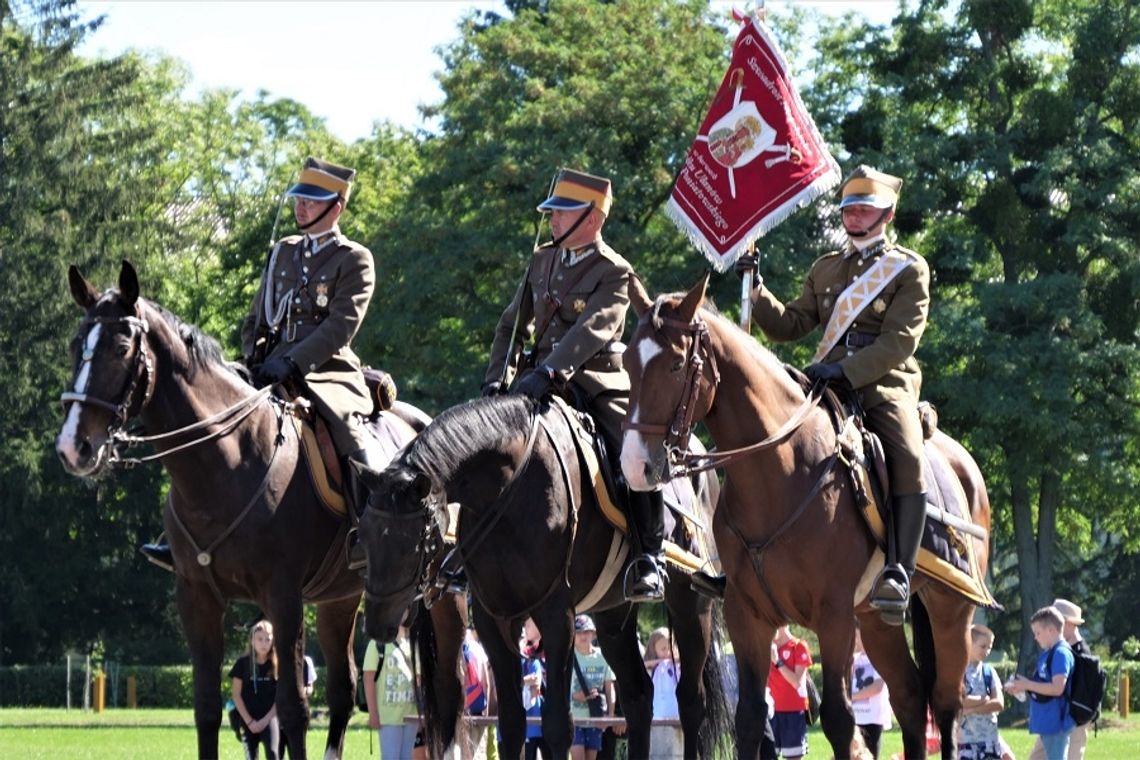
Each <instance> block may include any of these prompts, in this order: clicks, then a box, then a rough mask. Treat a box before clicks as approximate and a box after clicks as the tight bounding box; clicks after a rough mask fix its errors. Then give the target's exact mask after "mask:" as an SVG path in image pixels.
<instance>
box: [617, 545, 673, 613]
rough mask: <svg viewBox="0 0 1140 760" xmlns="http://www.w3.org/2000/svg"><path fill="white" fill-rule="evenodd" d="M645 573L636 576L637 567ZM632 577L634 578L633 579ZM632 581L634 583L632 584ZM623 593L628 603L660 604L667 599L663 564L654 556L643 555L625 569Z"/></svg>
mask: <svg viewBox="0 0 1140 760" xmlns="http://www.w3.org/2000/svg"><path fill="white" fill-rule="evenodd" d="M639 566H640V567H644V568H646V569H645V572H644V573H640V574H634V570H635V568H637V567H639ZM631 576H632V577H631ZM631 581H632V583H631ZM622 593H623V594H624V595H625V599H626V601H627V602H660V601H662V600H664V599H665V574H664V571H663V570H662V563H661V562H660V560H658V559H657V558H656V557H654V556H653V555H652V554H642V555H641V556H640V557H637V558H636V559H634V560H633V562H630V563H629V567H627V568H626V569H625V576H624V577H623V578H622Z"/></svg>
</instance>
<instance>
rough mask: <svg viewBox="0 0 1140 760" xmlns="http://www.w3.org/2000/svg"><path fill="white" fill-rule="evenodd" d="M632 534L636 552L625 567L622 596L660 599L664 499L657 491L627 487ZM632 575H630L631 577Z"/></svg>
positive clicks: (632, 599)
mask: <svg viewBox="0 0 1140 760" xmlns="http://www.w3.org/2000/svg"><path fill="white" fill-rule="evenodd" d="M629 494H630V509H629V511H630V513H631V516H632V517H633V525H634V530H633V531H632V535H633V538H634V541H635V543H636V544H637V547H636V548H637V550H638V556H637V557H636V558H635V559H634V560H633V563H632V564H631V565H630V566H629V569H628V570H626V582H625V598H626V599H627V600H629V601H631V602H659V601H661V600H662V599H664V598H665V578H664V573H665V564H664V558H663V556H662V553H661V544H662V543H663V542H664V540H665V500H664V497H663V496H662V495H661V492H660V491H630V492H629ZM631 575H632V577H631Z"/></svg>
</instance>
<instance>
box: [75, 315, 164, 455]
mask: <svg viewBox="0 0 1140 760" xmlns="http://www.w3.org/2000/svg"><path fill="white" fill-rule="evenodd" d="M82 324H83V325H86V326H88V327H91V326H94V325H127V326H128V327H130V329H131V342H132V343H133V344H134V345H133V347H134V349H135V366H134V367H133V369H132V372H131V380H130V382H129V383H128V384H127V388H126V390H125V391H124V392H123V398H122V400H120V401H119V402H118V403H115V402H113V401H107V400H105V399H101V398H98V397H97V396H92V395H90V394H88V393H76V392H75V391H69V392H67V393H63V394H60V397H59V400H60V402H62V403H63V408H64V411H65V412H66V411H67V405H68V404H71V403H79V404H87V405H88V406H96V407H99V408H100V409H105V410H107V411H109V412H110V413H111V415H112V417H113V418H112V420H111V424H110V426H109V427H108V432H109V433H111V436H108V444H109V443H110V442H111V441H110V439H111V438H112V437H113V436H114V434H115V433H117V432H118V431H120V430H122V428H123V426H124V425H126V424H127V420H129V419H130V418H131V417H133V416H135V415H136V414H139V413H140V412H141V411H142V410H143V409H144V408H146V405H147V404H149V403H150V399H151V396H153V395H154V382H155V374H154V357H153V355H152V354H151V352H150V347H149V346H148V345H147V342H146V335H147V333H149V332H150V324H149V323H148V322H147V321H146V320H145V319H142V318H140V317H136V316H125V317H88V318H87V319H85V320H83V322H82ZM94 359H95V347H94V346H92V347H91V348H84V350H83V354H82V356H81V357H80V361H81V362H82V363H83V364H86V365H90V364H91V362H92V361H94ZM77 374H78V373H77ZM144 376H145V377H146V390H145V391H144V393H143V397H142V399H141V400H140V401H139V402H138V404H137V407H136V405H135V403H134V402H133V399H134V397H135V391H136V390H137V389H138V387H139V383H140V382H142V379H143V377H144Z"/></svg>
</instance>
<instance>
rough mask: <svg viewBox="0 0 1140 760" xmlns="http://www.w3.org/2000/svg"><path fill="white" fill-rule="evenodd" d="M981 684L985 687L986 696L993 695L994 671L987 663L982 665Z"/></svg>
mask: <svg viewBox="0 0 1140 760" xmlns="http://www.w3.org/2000/svg"><path fill="white" fill-rule="evenodd" d="M982 682H983V683H984V684H985V685H986V696H987V697H992V696H993V695H994V669H993V666H992V665H990V664H989V663H987V662H983V663H982Z"/></svg>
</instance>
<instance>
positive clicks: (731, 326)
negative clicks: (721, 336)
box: [652, 293, 784, 375]
mask: <svg viewBox="0 0 1140 760" xmlns="http://www.w3.org/2000/svg"><path fill="white" fill-rule="evenodd" d="M685 295H686V294H685V293H663V294H662V295H659V296H657V300H656V301H655V302H654V304H653V312H652V314H653V316H652V319H653V320H654V321H655V323H657V322H656V321H657V320H658V319H660V312H661V307H662V306H665V305H669V306H670V307H675V306H676V305H677V304H678V303H680V301H681V299H683V298H684V297H685ZM700 310H701V313H702V314H703V315H704V316H705V321H706V322H711V323H715V324H716V325H718V326H719V328H720V329H721V330H722V331H723V332H726V333H728V335H729V336H734V337H735V338H737V339H738V340H737V341H736V342H737V343H738V344H739V345H741V346H743V348H744V350H745V351H747V352H748V355H749V356H751V357H752V358H753V359H755V360H756V362H758V363H759V364H762V365H765V366H767V367H768V368H769V369H770V371H771V372H772V373H773V374H778V375H783V374H784V369H783V368H784V363H783V362H782V361H780V359H779V358H778V357H777V356H776V355H775V354H774V353H772V352H771V351H769V350H768V349H767V348H765V347H764V345H763V344H761V343H760V342H759V341H757V340H755V339H754V338H753V337H752V336H751V335H749V334H748V333H746V332H744V330H742V329H740V327H739V326H738V325H737V324H736V323H734V322H733V321H732V320H730V319H729V318H728V317H726V316H724V315H723V314H721V313H720V309H718V308H717V307H716V304H715V303H713V302H712V301H711V300H709V299H708V298H706V299H705V300H704V301H702V302H701V308H700Z"/></svg>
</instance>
